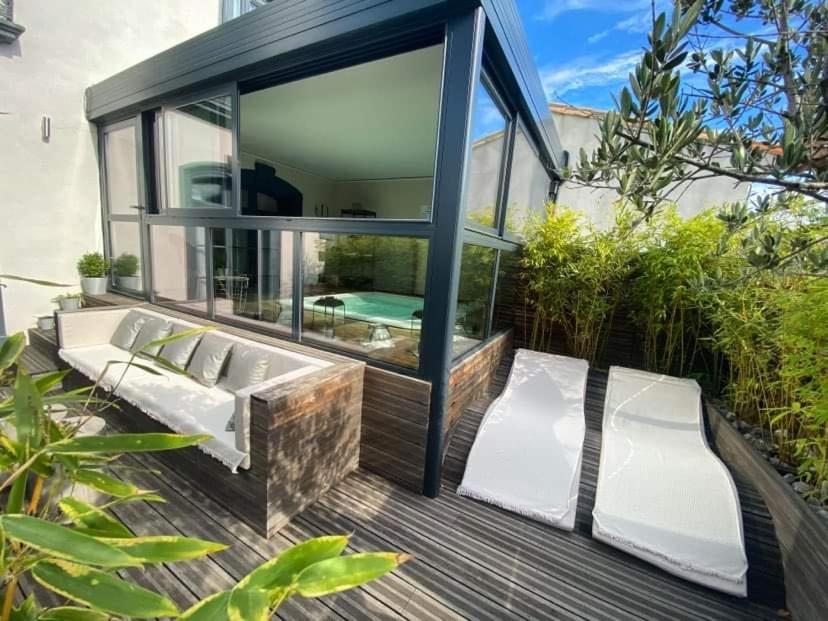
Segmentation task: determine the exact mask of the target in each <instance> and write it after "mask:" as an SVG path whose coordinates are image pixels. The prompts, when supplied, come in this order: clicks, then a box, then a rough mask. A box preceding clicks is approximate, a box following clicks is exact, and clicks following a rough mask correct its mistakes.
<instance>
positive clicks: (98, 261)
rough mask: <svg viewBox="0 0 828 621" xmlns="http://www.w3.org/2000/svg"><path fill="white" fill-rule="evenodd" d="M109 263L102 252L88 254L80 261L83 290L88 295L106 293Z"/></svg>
mask: <svg viewBox="0 0 828 621" xmlns="http://www.w3.org/2000/svg"><path fill="white" fill-rule="evenodd" d="M108 272H109V261H108V260H107V259H106V258H104V256H103V255H102V254H101V253H100V252H87V253H86V254H85V255H83V256H82V257H81V258H80V259H79V260H78V274H80V277H81V289H83V292H84V293H85V294H86V295H101V294H102V293H106V283H107V273H108Z"/></svg>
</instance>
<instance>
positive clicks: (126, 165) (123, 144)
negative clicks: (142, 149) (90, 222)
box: [104, 125, 139, 216]
mask: <svg viewBox="0 0 828 621" xmlns="http://www.w3.org/2000/svg"><path fill="white" fill-rule="evenodd" d="M137 171H138V169H137V166H136V156H135V126H134V125H127V126H125V127H121V128H119V129H107V130H104V172H105V174H106V202H107V205H108V206H109V213H113V214H128V215H131V216H137V215H139V212H138V211H137V210H136V209H135V207H136V206H137V205H138V177H137V174H138V172H137Z"/></svg>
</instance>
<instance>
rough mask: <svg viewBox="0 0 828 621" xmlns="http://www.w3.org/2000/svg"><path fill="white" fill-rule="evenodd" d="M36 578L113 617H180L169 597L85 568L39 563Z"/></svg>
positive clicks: (46, 585) (47, 585)
mask: <svg viewBox="0 0 828 621" xmlns="http://www.w3.org/2000/svg"><path fill="white" fill-rule="evenodd" d="M32 576H33V577H34V579H35V580H37V581H38V582H39V583H40V584H41V585H43V586H44V587H46V588H47V589H49V590H51V591H54V592H55V593H57V594H59V595H63V596H64V597H66V598H68V599H71V600H72V601H75V602H79V603H81V604H84V605H86V606H89V607H90V608H94V609H96V610H101V611H103V612H107V613H109V614H113V615H120V616H123V617H133V618H137V619H147V618H152V617H176V616H178V609H177V608H176V607H175V604H173V603H172V602H171V601H170V600H169V599H167V598H166V597H163V596H161V595H159V594H158V593H153V592H152V591H148V590H147V589H144V588H141V587H139V586H136V585H134V584H130V583H129V582H126V581H124V580H121V579H120V578H116V577H115V576H113V575H112V574H108V573H106V572H103V571H99V570H97V569H92V568H90V567H84V566H83V565H77V564H75V563H68V562H66V561H39V562H38V563H36V564H35V565H34V567H33V568H32Z"/></svg>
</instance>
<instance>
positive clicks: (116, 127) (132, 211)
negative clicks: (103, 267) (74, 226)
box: [101, 118, 146, 295]
mask: <svg viewBox="0 0 828 621" xmlns="http://www.w3.org/2000/svg"><path fill="white" fill-rule="evenodd" d="M137 124H138V122H137V120H136V119H134V118H133V119H128V120H126V121H123V122H121V123H115V124H112V125H107V126H106V127H104V128H103V129H102V132H101V153H102V159H103V166H102V168H101V174H102V179H101V185H102V187H103V193H102V194H103V198H104V218H105V222H104V229H105V239H106V252H107V255H108V257H109V258H110V260H111V262H112V265H111V268H110V287H111V288H112V289H113V290H115V291H120V292H122V293H127V294H130V295H143V294H144V292H145V282H146V279H145V274H144V269H143V267H144V250H143V248H144V243H143V232H142V230H143V225H142V221H143V209H144V207H143V199H142V195H143V191H142V188H141V183H140V179H141V176H140V161H141V157H140V145H139V142H138V127H137Z"/></svg>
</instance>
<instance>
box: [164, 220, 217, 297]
mask: <svg viewBox="0 0 828 621" xmlns="http://www.w3.org/2000/svg"><path fill="white" fill-rule="evenodd" d="M150 238H151V244H152V278H153V288H154V293H155V298H156V300H157V301H158V302H170V303H174V304H176V305H177V306H181V307H183V308H184V309H185V310H188V311H197V312H200V313H206V312H207V246H206V230H205V229H203V228H200V227H191V226H187V227H184V226H153V227H152V228H151V229H150Z"/></svg>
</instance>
